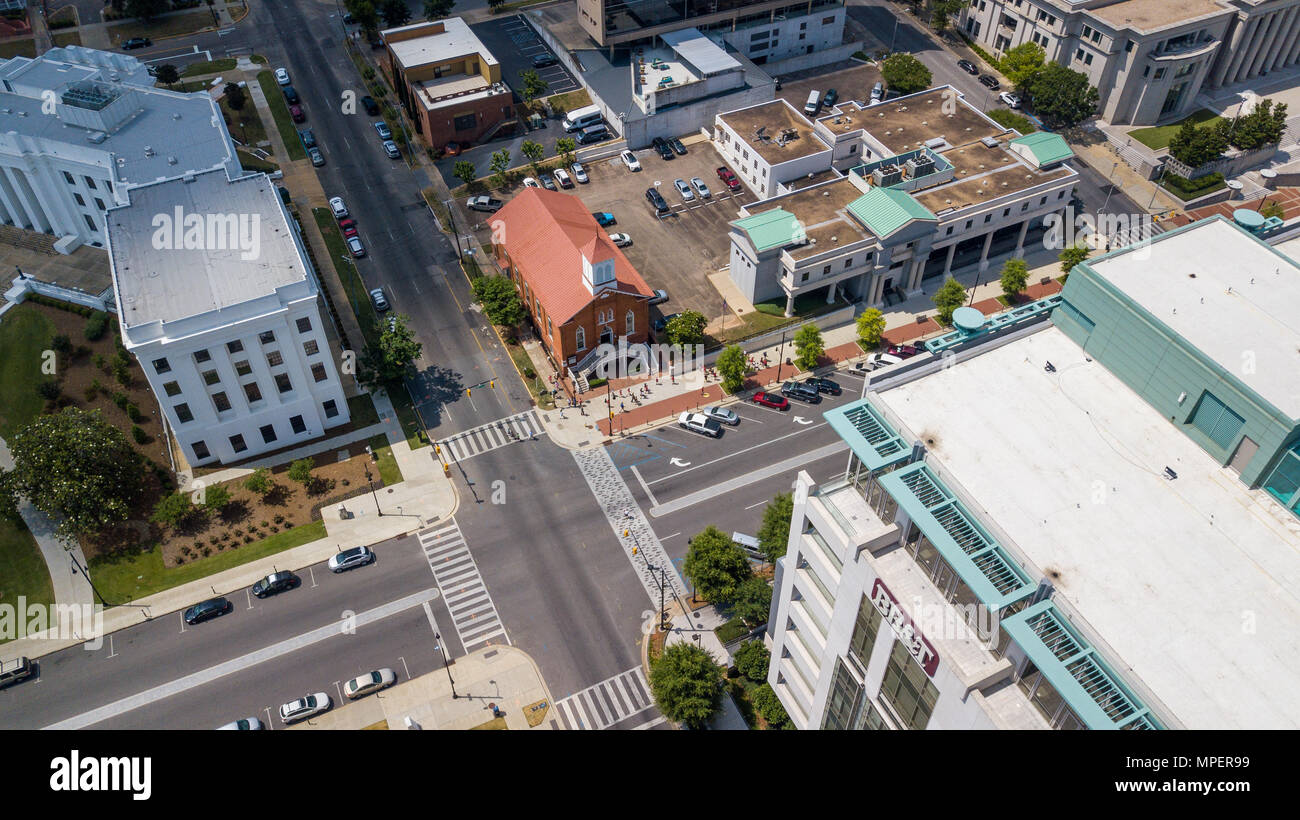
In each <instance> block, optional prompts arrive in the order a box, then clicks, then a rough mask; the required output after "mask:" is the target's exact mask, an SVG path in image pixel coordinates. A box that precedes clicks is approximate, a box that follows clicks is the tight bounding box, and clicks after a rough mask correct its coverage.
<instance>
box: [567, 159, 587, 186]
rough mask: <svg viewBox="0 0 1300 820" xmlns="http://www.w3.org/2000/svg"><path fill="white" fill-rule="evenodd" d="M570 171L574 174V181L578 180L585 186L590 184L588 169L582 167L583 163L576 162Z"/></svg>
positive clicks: (570, 167)
mask: <svg viewBox="0 0 1300 820" xmlns="http://www.w3.org/2000/svg"><path fill="white" fill-rule="evenodd" d="M569 170H570V171H572V172H573V178H574V179H576V180H578V181H579V182H581V183H582V184H583V185H586V184H587V182H588V180H587V169H586V168H583V167H582V163H581V162H575V163H573V164H572V165H570V166H569Z"/></svg>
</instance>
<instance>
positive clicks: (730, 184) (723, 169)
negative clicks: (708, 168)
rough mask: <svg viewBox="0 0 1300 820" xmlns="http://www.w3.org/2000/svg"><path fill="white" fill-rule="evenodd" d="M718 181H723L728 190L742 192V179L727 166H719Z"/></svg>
mask: <svg viewBox="0 0 1300 820" xmlns="http://www.w3.org/2000/svg"><path fill="white" fill-rule="evenodd" d="M718 179H720V180H722V184H724V185H726V186H727V189H728V190H730V191H739V190H740V178H739V177H737V176H736V173H735V172H734V171H732V170H731V169H730V168H728V167H727V166H725V165H720V166H718Z"/></svg>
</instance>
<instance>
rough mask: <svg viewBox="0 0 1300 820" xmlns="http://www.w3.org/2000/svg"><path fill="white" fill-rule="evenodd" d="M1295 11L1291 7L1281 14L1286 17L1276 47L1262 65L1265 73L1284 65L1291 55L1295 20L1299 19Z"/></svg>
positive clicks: (1295, 8)
mask: <svg viewBox="0 0 1300 820" xmlns="http://www.w3.org/2000/svg"><path fill="white" fill-rule="evenodd" d="M1297 11H1298V9H1297V7H1296V6H1292V7H1291V8H1289V9H1287V10H1286V11H1285V12H1283V13H1284V14H1285V15H1286V17H1285V19H1284V20H1283V22H1282V29H1281V33H1280V34H1279V35H1278V38H1277V45H1276V47H1274V49H1273V56H1272V57H1271V58H1270V59H1269V61H1268V62H1267V63H1265V64H1264V70H1265V71H1272V70H1273V69H1275V68H1279V67H1281V66H1283V65H1286V63H1287V61H1288V58H1289V56H1290V54H1291V47H1292V45H1294V43H1295V37H1296V20H1297V18H1298V17H1300V14H1297Z"/></svg>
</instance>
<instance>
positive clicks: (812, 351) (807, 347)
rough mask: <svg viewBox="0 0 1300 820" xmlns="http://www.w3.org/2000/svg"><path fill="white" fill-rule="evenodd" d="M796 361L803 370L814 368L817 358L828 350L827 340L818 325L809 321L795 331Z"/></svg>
mask: <svg viewBox="0 0 1300 820" xmlns="http://www.w3.org/2000/svg"><path fill="white" fill-rule="evenodd" d="M794 350H795V360H794V363H795V364H797V365H799V367H800V368H801V369H803V370H812V369H813V368H814V367H816V366H817V360H818V359H820V358H821V357H822V354H824V353H825V352H826V342H825V341H824V340H823V339H822V332H821V330H820V329H819V328H818V327H817V325H814V324H812V323H811V322H809V323H808V324H806V325H804V326H803V327H801V328H799V329H798V330H796V331H795V332H794Z"/></svg>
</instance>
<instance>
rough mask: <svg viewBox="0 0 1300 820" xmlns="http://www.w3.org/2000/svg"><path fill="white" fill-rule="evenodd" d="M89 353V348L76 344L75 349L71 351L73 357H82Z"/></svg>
mask: <svg viewBox="0 0 1300 820" xmlns="http://www.w3.org/2000/svg"><path fill="white" fill-rule="evenodd" d="M89 355H90V348H88V347H86V346H85V345H77V349H76V350H74V351H72V356H73V358H76V359H84V358H86V357H87V356H89Z"/></svg>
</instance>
